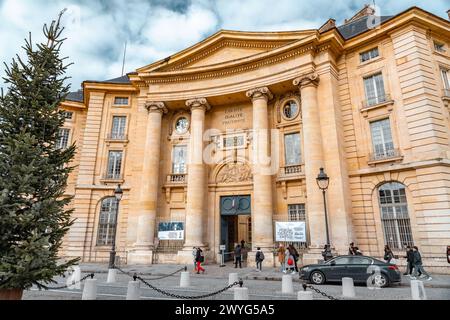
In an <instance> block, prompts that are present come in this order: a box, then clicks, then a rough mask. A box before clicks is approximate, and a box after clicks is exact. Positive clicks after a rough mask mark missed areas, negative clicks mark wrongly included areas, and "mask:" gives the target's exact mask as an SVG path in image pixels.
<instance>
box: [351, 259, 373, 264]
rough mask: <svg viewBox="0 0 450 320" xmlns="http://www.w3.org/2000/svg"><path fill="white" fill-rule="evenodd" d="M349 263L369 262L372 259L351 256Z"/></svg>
mask: <svg viewBox="0 0 450 320" xmlns="http://www.w3.org/2000/svg"><path fill="white" fill-rule="evenodd" d="M350 260H351V262H350V263H351V264H371V263H372V261H371V260H370V259H367V258H363V257H352V258H351V259H350Z"/></svg>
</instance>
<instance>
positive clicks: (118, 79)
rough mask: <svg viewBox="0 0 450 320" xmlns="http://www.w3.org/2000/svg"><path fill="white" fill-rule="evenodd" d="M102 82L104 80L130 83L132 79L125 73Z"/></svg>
mask: <svg viewBox="0 0 450 320" xmlns="http://www.w3.org/2000/svg"><path fill="white" fill-rule="evenodd" d="M100 82H104V83H118V84H124V83H125V84H130V83H131V82H130V79H129V78H128V76H127V75H124V76H122V77H118V78H114V79H111V80H105V81H100Z"/></svg>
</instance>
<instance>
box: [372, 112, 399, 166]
mask: <svg viewBox="0 0 450 320" xmlns="http://www.w3.org/2000/svg"><path fill="white" fill-rule="evenodd" d="M370 130H371V133H372V144H373V152H374V157H373V159H374V160H377V159H386V158H390V157H393V156H395V150H394V142H393V140H392V134H391V124H390V121H389V119H384V120H379V121H374V122H371V123H370Z"/></svg>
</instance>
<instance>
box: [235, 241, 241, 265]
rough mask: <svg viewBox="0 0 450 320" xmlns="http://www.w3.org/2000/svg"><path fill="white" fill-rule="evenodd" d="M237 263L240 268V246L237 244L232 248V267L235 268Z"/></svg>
mask: <svg viewBox="0 0 450 320" xmlns="http://www.w3.org/2000/svg"><path fill="white" fill-rule="evenodd" d="M238 263H239V268H242V248H241V245H240V244H238V245H237V246H236V248H234V267H235V268H237V265H238Z"/></svg>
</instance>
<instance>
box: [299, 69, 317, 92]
mask: <svg viewBox="0 0 450 320" xmlns="http://www.w3.org/2000/svg"><path fill="white" fill-rule="evenodd" d="M319 81H320V78H319V75H318V74H317V73H316V72H312V73H309V74H304V75H301V76H300V77H298V78H296V79H295V80H294V82H293V83H294V86H298V87H299V88H300V89H301V88H304V87H308V86H314V87H317V86H318V85H319Z"/></svg>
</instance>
